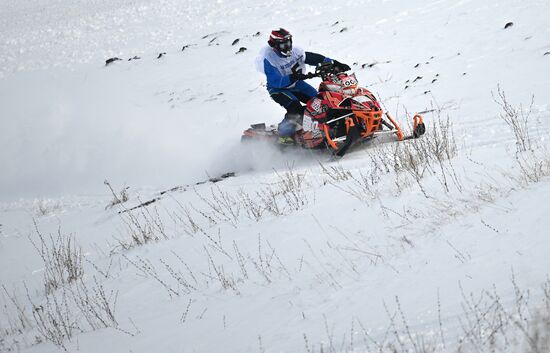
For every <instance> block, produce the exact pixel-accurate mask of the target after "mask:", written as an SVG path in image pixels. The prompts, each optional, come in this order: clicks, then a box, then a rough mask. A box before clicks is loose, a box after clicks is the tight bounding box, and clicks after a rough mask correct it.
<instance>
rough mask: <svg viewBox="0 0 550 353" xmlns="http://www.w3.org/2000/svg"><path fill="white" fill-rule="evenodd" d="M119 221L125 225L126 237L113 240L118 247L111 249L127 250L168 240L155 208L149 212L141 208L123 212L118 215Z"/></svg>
mask: <svg viewBox="0 0 550 353" xmlns="http://www.w3.org/2000/svg"><path fill="white" fill-rule="evenodd" d="M119 216H120V219H121V220H122V222H123V224H124V225H125V228H126V229H125V231H126V235H125V236H124V237H123V238H115V239H116V240H117V242H118V246H117V247H115V248H114V249H112V251H117V250H118V249H122V250H129V249H132V248H134V247H136V246H142V245H145V244H147V243H151V242H156V241H159V240H162V239H169V236H168V234H167V233H166V230H165V227H164V223H163V221H162V218H161V216H160V214H159V212H158V209H157V208H156V207H153V209H152V210H150V209H149V208H148V207H141V208H139V209H136V210H125V212H120V213H119Z"/></svg>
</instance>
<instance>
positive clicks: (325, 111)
mask: <svg viewBox="0 0 550 353" xmlns="http://www.w3.org/2000/svg"><path fill="white" fill-rule="evenodd" d="M306 76H307V78H313V77H320V78H321V80H322V82H321V83H320V85H319V94H318V95H317V96H315V97H313V98H311V99H310V100H309V101H308V102H307V105H306V107H305V111H304V115H303V120H302V121H301V122H300V124H299V125H298V128H297V129H296V133H295V134H294V136H293V139H294V141H295V143H296V145H297V146H301V147H303V148H307V149H328V150H330V151H332V153H333V154H334V155H336V156H339V157H341V156H343V155H344V154H345V153H346V152H347V151H348V150H349V149H350V147H352V146H354V145H356V144H358V143H361V142H364V141H367V140H370V139H372V138H374V137H376V136H379V135H384V134H385V135H394V136H395V138H396V139H397V140H398V141H403V140H407V139H412V138H418V137H420V136H421V135H423V134H424V133H425V131H426V127H425V125H424V121H423V118H422V116H421V115H420V114H415V115H414V117H413V131H412V134H411V135H407V136H405V134H404V133H403V131H402V130H401V128H400V127H399V125H398V124H397V122H396V121H395V120H394V119H393V118H392V117H391V116H390V114H389V113H388V112H387V111H384V110H383V109H382V107H381V105H380V103H379V102H378V100H377V99H376V97H375V96H374V95H373V94H372V93H371V92H370V91H369V90H368V89H366V88H364V87H359V86H358V81H357V78H356V77H355V74H354V73H349V74H348V73H346V72H342V71H341V70H340V69H339V68H338V67H337V66H336V65H334V64H333V63H332V62H327V63H323V64H320V65H318V66H317V67H316V69H315V72H312V73H308V74H307V75H306ZM278 138H279V135H278V132H277V127H276V126H274V125H272V126H266V124H265V123H261V124H253V125H251V126H250V128H248V129H247V130H245V131H244V132H243V135H242V137H241V141H242V142H249V141H269V142H272V143H274V144H277V141H278Z"/></svg>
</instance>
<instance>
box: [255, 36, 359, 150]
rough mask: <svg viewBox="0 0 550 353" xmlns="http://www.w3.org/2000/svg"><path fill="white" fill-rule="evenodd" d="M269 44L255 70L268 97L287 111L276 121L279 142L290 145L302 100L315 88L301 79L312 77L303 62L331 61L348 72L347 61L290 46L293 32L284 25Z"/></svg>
mask: <svg viewBox="0 0 550 353" xmlns="http://www.w3.org/2000/svg"><path fill="white" fill-rule="evenodd" d="M267 43H268V44H269V46H265V47H264V48H263V49H262V51H261V53H260V56H259V57H258V69H259V70H260V71H261V72H263V73H264V74H265V75H266V77H267V91H268V92H269V95H270V97H271V98H272V99H273V100H274V101H275V102H277V103H279V104H280V105H281V106H282V107H283V108H285V109H286V111H287V112H286V114H285V117H284V119H283V121H281V123H279V127H278V130H279V143H281V144H293V143H294V139H293V138H292V135H294V132H295V131H296V125H297V124H298V123H299V122H300V121H301V119H302V118H303V114H304V108H305V107H304V106H302V104H301V103H300V102H302V103H307V101H308V100H309V99H310V98H312V97H315V96H316V95H317V93H318V92H317V90H316V89H315V88H313V87H312V86H311V85H309V84H307V83H306V82H304V81H303V80H304V79H308V78H311V77H310V76H308V75H307V74H305V72H304V71H305V69H306V67H305V64H308V65H313V66H315V65H318V64H320V63H323V62H327V61H328V62H332V63H333V64H334V65H336V66H338V67H339V69H340V70H341V71H348V70H350V67H349V66H348V65H346V64H343V63H340V62H338V61H336V60H332V59H330V58H328V57H326V56H323V55H320V54H316V53H312V52H307V51H306V52H304V50H303V49H302V48H300V47H298V46H294V47H293V46H292V35H291V34H290V33H289V32H288V31H287V30H286V29H284V28H280V29H276V30H273V31H272V32H271V35H270V36H269V40H268V41H267Z"/></svg>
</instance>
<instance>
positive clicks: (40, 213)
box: [33, 199, 62, 217]
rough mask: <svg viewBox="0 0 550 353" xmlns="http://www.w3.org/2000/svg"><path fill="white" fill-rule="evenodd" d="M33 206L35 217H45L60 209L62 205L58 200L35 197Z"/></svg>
mask: <svg viewBox="0 0 550 353" xmlns="http://www.w3.org/2000/svg"><path fill="white" fill-rule="evenodd" d="M33 208H34V213H35V215H36V216H37V217H45V216H49V215H51V214H53V213H56V212H59V211H61V209H62V206H61V203H60V202H58V201H53V200H45V199H36V200H34V202H33Z"/></svg>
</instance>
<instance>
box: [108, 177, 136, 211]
mask: <svg viewBox="0 0 550 353" xmlns="http://www.w3.org/2000/svg"><path fill="white" fill-rule="evenodd" d="M103 184H105V185H107V187H108V188H109V190H110V191H111V194H112V195H113V199H112V200H111V201H110V202H109V203H108V204H107V206H105V209H106V210H107V209H109V208H112V207H114V206H116V205H119V204H122V203H125V202H127V201H128V200H130V195H129V194H128V189H129V188H130V187H129V186H125V187H124V188H122V190H120V192H119V193H118V194H117V193H116V192H115V190H114V189H113V187H112V186H111V183H109V181H108V180H105V181H104V182H103Z"/></svg>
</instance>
